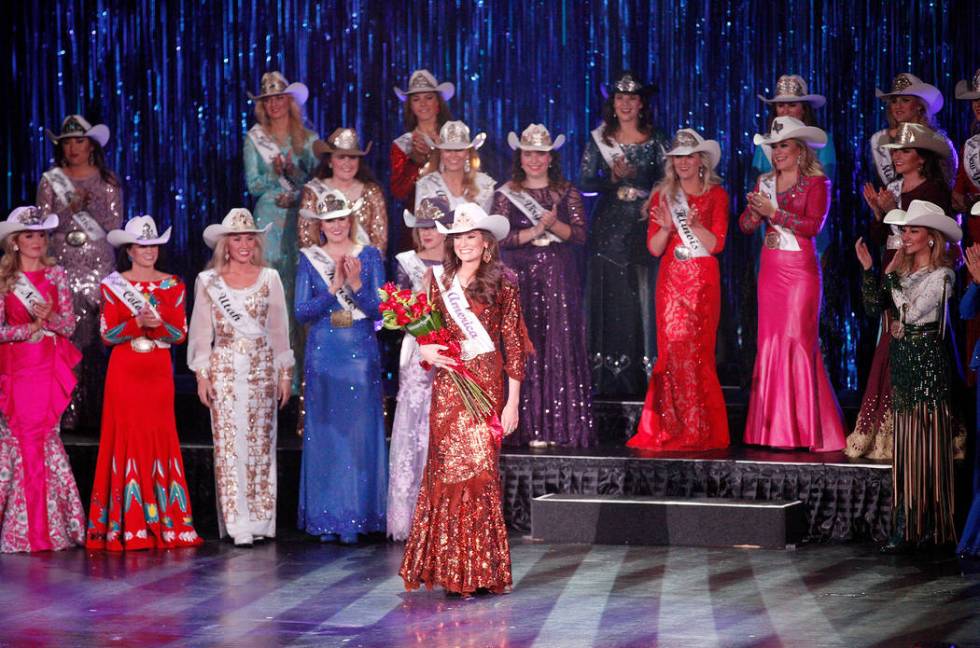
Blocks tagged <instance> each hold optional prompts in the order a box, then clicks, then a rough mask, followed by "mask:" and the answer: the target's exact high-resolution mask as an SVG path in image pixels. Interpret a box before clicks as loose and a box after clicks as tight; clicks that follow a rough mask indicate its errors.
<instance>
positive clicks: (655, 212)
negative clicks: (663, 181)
mask: <svg viewBox="0 0 980 648" xmlns="http://www.w3.org/2000/svg"><path fill="white" fill-rule="evenodd" d="M650 213H651V216H653V219H654V220H655V221H656V222H657V224H658V225H660V229H662V230H663V231H665V232H670V231H671V230H673V229H674V219H673V218H672V217H671V215H670V209H668V208H667V204H666V203H660V204H659V205H657V206H656V207H654V208H653V209H652V210H651V212H650Z"/></svg>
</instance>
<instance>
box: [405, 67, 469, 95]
mask: <svg viewBox="0 0 980 648" xmlns="http://www.w3.org/2000/svg"><path fill="white" fill-rule="evenodd" d="M421 92H438V93H439V96H441V97H442V100H443V101H449V100H450V99H452V98H453V95H454V94H456V86H454V85H453V84H451V83H449V82H448V81H444V82H442V83H439V82H438V81H436V78H435V77H434V76H433V75H432V73H431V72H429V71H428V70H415V71H414V72H412V76H411V77H409V79H408V90H402V89H401V88H399V87H398V86H395V96H396V97H398V100H399V101H408V97H409V95H413V94H419V93H421Z"/></svg>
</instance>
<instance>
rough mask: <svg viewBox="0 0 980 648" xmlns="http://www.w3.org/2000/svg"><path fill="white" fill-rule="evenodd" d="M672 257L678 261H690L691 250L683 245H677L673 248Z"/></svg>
mask: <svg viewBox="0 0 980 648" xmlns="http://www.w3.org/2000/svg"><path fill="white" fill-rule="evenodd" d="M674 258H675V259H677V260H678V261H690V260H691V259H692V258H693V256H692V254H691V251H690V250H688V249H687V248H686V247H685V246H683V245H678V246H677V247H675V248H674Z"/></svg>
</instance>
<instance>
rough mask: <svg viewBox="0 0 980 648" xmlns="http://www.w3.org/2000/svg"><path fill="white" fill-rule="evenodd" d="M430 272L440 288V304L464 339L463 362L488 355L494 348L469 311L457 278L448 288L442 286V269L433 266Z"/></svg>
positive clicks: (485, 330)
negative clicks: (443, 305)
mask: <svg viewBox="0 0 980 648" xmlns="http://www.w3.org/2000/svg"><path fill="white" fill-rule="evenodd" d="M432 272H433V274H434V275H435V277H436V279H438V280H439V287H440V288H442V291H443V292H442V303H443V304H445V306H446V310H447V311H448V312H449V316H450V317H451V318H453V321H454V322H456V326H458V327H459V330H460V331H462V332H463V335H464V336H465V337H466V339H465V340H463V343H462V344H461V345H460V346H461V347H462V350H463V354H462V355H463V360H471V359H473V358H475V357H476V356H478V355H482V354H484V353H490V352H491V351H493V350H494V349H495V348H496V347H495V346H494V344H493V340H492V339H491V338H490V334H489V333H487V329H485V328H483V324H482V323H481V322H480V318H478V317H477V316H476V314H475V313H474V312H473V311H472V310H471V309H470V304H469V301H468V300H467V299H466V292H465V291H464V290H463V286H462V285H461V284H460V283H459V277H458V276H456V277H453V283H452V285H451V286H450V287H449V288H446V287H445V286H444V285H443V281H442V278H443V274H444V272H443V268H442V266H435V267H434V268H432Z"/></svg>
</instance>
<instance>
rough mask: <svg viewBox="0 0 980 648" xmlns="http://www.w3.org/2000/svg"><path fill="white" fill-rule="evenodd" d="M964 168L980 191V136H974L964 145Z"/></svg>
mask: <svg viewBox="0 0 980 648" xmlns="http://www.w3.org/2000/svg"><path fill="white" fill-rule="evenodd" d="M963 166H964V168H965V169H966V175H967V176H969V178H970V181H971V182H973V184H974V186H976V187H977V188H978V189H980V135H974V136H973V137H971V138H970V139H968V140H966V144H964V145H963Z"/></svg>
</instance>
